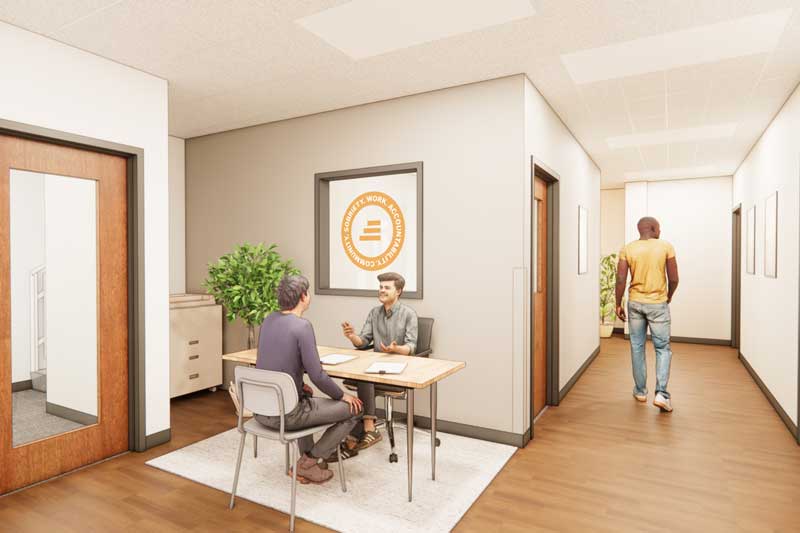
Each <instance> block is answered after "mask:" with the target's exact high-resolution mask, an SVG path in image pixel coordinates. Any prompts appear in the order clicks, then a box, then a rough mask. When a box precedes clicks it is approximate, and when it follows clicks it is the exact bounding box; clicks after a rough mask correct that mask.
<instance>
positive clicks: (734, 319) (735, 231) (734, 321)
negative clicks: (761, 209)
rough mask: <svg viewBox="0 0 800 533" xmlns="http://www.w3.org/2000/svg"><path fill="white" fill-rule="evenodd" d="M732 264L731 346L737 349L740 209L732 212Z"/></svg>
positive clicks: (740, 265)
mask: <svg viewBox="0 0 800 533" xmlns="http://www.w3.org/2000/svg"><path fill="white" fill-rule="evenodd" d="M731 235H732V236H733V243H732V244H733V246H732V248H731V249H732V252H733V253H732V260H733V262H732V264H731V280H732V283H733V285H732V287H731V346H732V347H734V348H739V335H740V333H739V332H740V324H741V305H742V207H741V206H739V207H737V208H736V209H734V211H733V228H732V231H731Z"/></svg>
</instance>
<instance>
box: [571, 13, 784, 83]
mask: <svg viewBox="0 0 800 533" xmlns="http://www.w3.org/2000/svg"><path fill="white" fill-rule="evenodd" d="M791 15H792V10H791V9H782V10H779V11H771V12H768V13H763V14H761V15H754V16H751V17H743V18H738V19H733V20H729V21H726V22H719V23H717V24H710V25H707V26H699V27H697V28H691V29H688V30H680V31H674V32H670V33H664V34H661V35H655V36H652V37H643V38H641V39H635V40H632V41H626V42H623V43H618V44H612V45H609V46H603V47H600V48H592V49H589V50H582V51H580V52H573V53H570V54H563V55H562V56H561V61H562V62H563V63H564V66H565V67H566V69H567V71H568V72H569V74H570V76H571V77H572V79H573V81H575V83H578V84H582V83H591V82H593V81H600V80H608V79H615V78H624V77H628V76H635V75H639V74H644V73H648V72H657V71H660V70H669V69H674V68H678V67H682V66H687V65H699V64H703V63H712V62H716V61H720V60H723V59H729V58H734V57H743V56H748V55H752V54H758V53H763V52H770V51H772V50H773V49H774V48H775V47H776V46H777V44H778V41H779V39H780V37H781V34H782V33H783V29H784V27H785V26H786V23H787V22H788V20H789V18H790V17H791Z"/></svg>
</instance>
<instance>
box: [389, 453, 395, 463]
mask: <svg viewBox="0 0 800 533" xmlns="http://www.w3.org/2000/svg"><path fill="white" fill-rule="evenodd" d="M389 462H390V463H396V462H397V454H396V453H390V454H389Z"/></svg>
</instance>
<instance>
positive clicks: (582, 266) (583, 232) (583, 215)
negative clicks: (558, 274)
mask: <svg viewBox="0 0 800 533" xmlns="http://www.w3.org/2000/svg"><path fill="white" fill-rule="evenodd" d="M587 272H589V211H588V210H587V209H586V208H585V207H583V206H580V205H579V206H578V275H580V274H586V273H587Z"/></svg>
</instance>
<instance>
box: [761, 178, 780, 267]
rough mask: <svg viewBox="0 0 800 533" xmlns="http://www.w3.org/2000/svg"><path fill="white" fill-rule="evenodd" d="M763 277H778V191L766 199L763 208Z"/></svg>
mask: <svg viewBox="0 0 800 533" xmlns="http://www.w3.org/2000/svg"><path fill="white" fill-rule="evenodd" d="M764 275H765V276H766V277H768V278H777V277H778V191H775V192H774V193H772V195H770V196H769V197H768V198H767V202H766V205H765V207H764Z"/></svg>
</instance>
